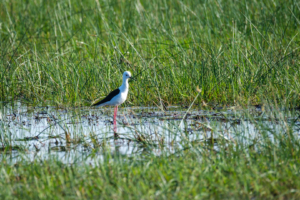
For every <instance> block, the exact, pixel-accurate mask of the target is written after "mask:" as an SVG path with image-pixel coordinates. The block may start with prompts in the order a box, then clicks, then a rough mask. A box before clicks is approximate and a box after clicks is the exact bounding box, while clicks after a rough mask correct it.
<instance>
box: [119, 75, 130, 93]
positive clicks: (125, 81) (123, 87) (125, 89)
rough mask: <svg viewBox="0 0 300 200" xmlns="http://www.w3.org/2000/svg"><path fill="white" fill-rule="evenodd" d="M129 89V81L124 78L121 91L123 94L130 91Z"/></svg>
mask: <svg viewBox="0 0 300 200" xmlns="http://www.w3.org/2000/svg"><path fill="white" fill-rule="evenodd" d="M128 87H129V84H128V79H125V78H123V83H122V85H121V87H119V89H120V90H121V92H125V91H128Z"/></svg>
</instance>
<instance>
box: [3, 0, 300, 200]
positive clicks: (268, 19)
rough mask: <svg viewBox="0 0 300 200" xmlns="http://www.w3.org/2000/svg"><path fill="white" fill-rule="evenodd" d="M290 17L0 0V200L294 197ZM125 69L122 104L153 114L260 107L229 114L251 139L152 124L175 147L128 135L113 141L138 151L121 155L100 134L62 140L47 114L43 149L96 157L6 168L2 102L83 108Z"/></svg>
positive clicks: (294, 48) (192, 7) (206, 5)
mask: <svg viewBox="0 0 300 200" xmlns="http://www.w3.org/2000/svg"><path fill="white" fill-rule="evenodd" d="M299 16H300V4H299V2H298V1H296V0H288V1H283V0H270V1H251V2H248V1H230V0H222V1H192V0H191V1H190V0H182V1H175V0H174V1H173V0H170V1H166V0H163V1H159V0H153V1H139V0H134V1H123V0H121V1H113V0H107V1H99V0H86V1H84V2H83V1H79V0H74V1H69V0H55V1H39V0H28V1H7V0H1V1H0V70H1V73H0V79H1V81H0V90H1V91H0V97H1V106H0V107H1V109H2V110H1V112H0V114H1V128H0V130H1V145H2V147H1V151H4V153H2V154H1V163H0V172H1V173H0V187H1V192H0V198H1V199H21V198H22V199H26V198H27V199H100V198H102V199H171V198H173V199H224V198H225V199H230V198H232V199H274V198H276V199H299V196H300V194H299V191H300V190H299V188H300V187H299V186H300V182H299V180H300V179H299V167H300V166H299V160H300V159H299V155H300V152H299V145H300V144H299V139H298V132H299V113H297V112H298V111H295V110H289V108H290V107H289V106H295V105H299V90H300V88H299V78H300V75H299V71H300V70H299V66H300V65H299V64H300V62H299V55H300V54H299V53H300V52H299V44H300V43H299V42H300V41H299V30H300V29H299V27H300V19H299ZM125 70H129V71H131V72H132V74H133V75H135V79H134V80H133V81H132V82H131V83H130V84H131V85H130V94H129V99H128V100H127V102H126V105H127V106H128V105H156V106H160V107H161V108H162V109H163V107H164V106H163V105H171V104H184V105H191V102H193V100H195V102H193V105H194V106H199V105H200V104H202V106H203V108H205V109H210V108H211V107H214V106H216V104H218V103H220V104H230V105H233V104H234V105H248V104H264V105H265V106H266V107H265V108H264V109H262V112H261V115H259V116H253V113H251V112H249V111H248V110H247V109H246V110H245V113H242V114H236V115H235V116H234V117H235V118H234V120H235V121H233V123H232V124H231V126H233V127H234V124H235V123H241V124H242V123H243V120H248V121H250V122H251V123H252V124H254V125H255V134H254V137H253V138H251V143H249V142H245V140H247V141H249V138H247V136H246V135H245V132H246V130H247V127H245V129H244V131H243V130H239V129H235V130H236V134H237V136H238V137H236V138H230V140H228V139H225V138H224V137H221V136H222V134H225V133H226V129H224V130H221V132H218V131H215V129H214V128H215V127H210V126H207V124H206V122H205V121H204V122H203V123H200V124H199V126H201V127H202V129H203V131H202V129H199V130H198V132H197V134H200V133H201V134H202V133H203V132H207V131H210V132H211V133H212V134H211V136H210V137H207V138H205V139H203V140H193V141H190V140H189V139H187V137H186V136H188V135H189V134H191V133H190V132H189V131H188V130H184V131H181V130H180V129H179V128H177V129H169V130H168V128H167V127H165V128H164V129H163V131H162V132H167V134H168V135H169V136H170V137H171V138H172V137H173V138H175V137H177V136H180V137H181V138H182V140H181V141H180V142H179V144H176V142H175V140H171V141H165V140H164V137H162V136H163V133H157V139H156V140H154V139H153V138H151V137H149V136H148V135H147V134H146V133H145V132H143V131H140V132H136V130H135V129H132V137H131V138H125V139H127V140H130V141H132V142H134V143H135V144H137V145H139V146H140V147H141V148H143V149H145V151H144V152H143V153H141V154H137V155H134V156H126V155H125V156H124V155H121V154H120V153H114V152H111V151H110V148H109V146H110V144H111V143H110V142H111V141H112V140H113V139H112V138H105V139H103V135H99V134H98V133H94V132H91V133H90V134H89V135H88V136H87V137H83V136H82V134H80V133H70V132H69V130H68V129H67V126H66V125H65V124H64V123H65V122H64V121H63V120H61V119H59V118H58V119H56V120H57V122H58V123H60V126H61V129H62V130H64V133H65V135H63V136H61V137H57V136H53V137H57V138H55V139H56V140H59V141H66V145H65V146H62V145H60V146H58V147H56V148H52V149H51V148H50V150H49V151H66V152H67V151H70V150H71V149H74V148H75V147H76V145H77V144H82V145H83V147H84V148H86V149H87V150H88V151H90V155H89V156H90V157H91V158H94V157H96V156H97V155H98V154H100V153H101V155H103V159H101V160H99V159H95V160H94V162H93V163H90V164H87V163H85V162H83V163H73V164H65V163H62V162H61V161H59V160H58V159H56V158H49V159H46V160H40V159H35V160H34V161H33V162H30V161H28V160H26V159H24V160H22V159H21V160H19V161H18V162H17V163H16V164H14V165H12V164H11V163H10V159H11V158H12V157H14V155H15V154H14V153H15V151H18V154H19V155H22V154H24V155H26V153H27V151H28V150H27V149H26V148H27V147H26V145H21V146H19V147H18V149H16V148H14V147H16V146H14V145H13V137H12V136H14V135H13V134H12V133H11V132H9V129H8V128H7V127H8V125H9V124H7V123H6V121H5V119H4V113H5V112H4V109H7V107H8V105H9V106H10V104H11V102H12V104H14V103H15V102H16V100H18V101H21V102H22V103H25V104H26V103H28V104H30V105H47V106H48V105H56V106H82V105H90V103H91V102H92V101H93V100H95V99H97V98H101V97H103V96H105V95H106V94H107V93H108V92H109V91H110V90H112V89H114V88H116V87H118V86H119V84H120V83H121V80H120V76H121V74H122V73H123V71H125ZM199 88H200V89H201V90H200V89H199ZM199 91H200V93H199V96H197V98H196V95H198V92H199ZM211 105H213V106H211ZM268 105H274V107H275V108H274V107H273V108H272V107H268ZM278 105H280V106H278ZM12 108H13V105H12ZM285 112H287V113H288V112H291V113H289V114H286V113H285ZM78 113H80V111H78ZM78 113H76V115H79V114H78ZM266 113H269V114H266ZM76 115H75V117H76ZM295 116H296V117H295ZM297 116H298V117H297ZM223 120H227V121H230V120H232V119H231V118H227V117H226V116H225V115H224V116H223ZM212 121H213V120H212ZM265 121H268V122H270V123H271V124H272V125H274V124H276V125H278V127H279V128H280V131H275V130H274V129H272V126H270V125H269V124H266V123H265ZM73 122H74V123H76V122H77V118H74V121H73ZM54 123H55V120H51V117H49V125H51V124H52V125H53V124H54ZM183 124H184V125H186V122H185V120H184V119H183ZM53 126H54V125H53ZM57 126H58V125H57ZM177 127H178V126H177ZM201 127H200V128H201ZM201 131H202V132H201ZM297 131H298V132H297ZM44 133H45V132H43V133H42V134H44ZM194 134H195V133H194ZM203 134H204V133H203ZM120 137H124V136H123V135H121V136H120ZM52 139H53V138H52ZM168 145H170V146H172V148H174V151H167V150H166V147H167V146H168ZM178 146H180V148H177V147H178ZM153 147H155V148H157V149H158V150H159V151H160V154H159V155H156V154H154V153H153V152H152V149H153ZM215 147H217V148H215ZM35 148H36V151H40V147H38V146H37V147H35ZM12 151H13V153H12Z"/></svg>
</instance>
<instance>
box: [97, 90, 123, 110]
mask: <svg viewBox="0 0 300 200" xmlns="http://www.w3.org/2000/svg"><path fill="white" fill-rule="evenodd" d="M119 93H120V89H119V88H118V89H115V90H114V91H112V92H111V93H109V94H108V95H107V97H105V98H104V99H102V100H101V101H99V102H97V103H94V104H93V106H99V105H101V104H103V103H106V102H108V101H110V100H111V99H112V98H114V97H115V96H117V95H118V94H119Z"/></svg>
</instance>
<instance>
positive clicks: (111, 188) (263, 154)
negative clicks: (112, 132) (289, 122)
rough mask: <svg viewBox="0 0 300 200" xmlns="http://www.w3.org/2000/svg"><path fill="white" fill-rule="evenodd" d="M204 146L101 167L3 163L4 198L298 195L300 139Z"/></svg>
mask: <svg viewBox="0 0 300 200" xmlns="http://www.w3.org/2000/svg"><path fill="white" fill-rule="evenodd" d="M283 145H284V146H285V149H284V151H283V148H276V147H275V146H265V147H264V148H262V149H260V150H261V151H253V150H251V149H248V148H247V149H245V147H242V148H243V150H241V149H240V147H237V149H236V150H234V149H235V148H232V147H229V148H227V149H222V152H220V153H213V152H212V151H209V150H204V149H203V148H198V149H196V150H195V149H194V151H186V152H180V153H178V154H176V155H171V156H164V155H163V156H161V157H151V156H150V157H147V158H146V159H145V157H144V158H143V159H142V160H141V159H140V158H139V157H135V158H133V159H129V160H128V159H126V160H124V158H122V157H118V155H113V156H114V160H113V161H112V156H111V155H110V154H106V155H105V156H104V161H103V162H100V163H98V166H96V167H93V166H91V165H83V166H82V165H71V166H70V165H65V164H62V163H59V162H57V161H56V160H55V159H54V160H49V161H42V162H39V161H38V160H36V162H33V163H26V162H25V163H24V162H22V163H19V164H16V165H14V166H11V165H5V164H4V162H2V163H1V166H0V169H1V175H0V186H1V193H0V196H1V199H20V198H21V199H253V198H255V199H299V197H300V190H299V187H300V181H299V180H300V179H299V167H300V162H299V155H300V152H299V148H298V146H299V143H297V148H294V147H293V145H295V144H293V145H287V143H285V144H283Z"/></svg>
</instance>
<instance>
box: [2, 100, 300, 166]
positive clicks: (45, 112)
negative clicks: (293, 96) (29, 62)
mask: <svg viewBox="0 0 300 200" xmlns="http://www.w3.org/2000/svg"><path fill="white" fill-rule="evenodd" d="M186 111H187V109H186V108H181V107H176V106H173V107H168V110H167V111H162V110H161V109H160V108H157V107H128V108H119V111H118V117H117V120H118V122H117V124H118V127H117V128H118V131H117V133H118V138H116V137H114V133H113V125H112V116H113V108H110V107H107V108H100V109H94V108H90V107H86V108H72V109H60V108H56V107H30V106H26V105H21V104H20V103H17V106H16V105H15V107H13V108H12V107H10V106H5V107H3V109H2V112H1V116H0V118H1V142H0V145H1V146H2V151H1V152H2V153H1V154H0V160H1V162H8V163H16V162H19V161H22V160H27V161H33V160H36V159H39V160H44V159H49V158H50V157H51V158H53V157H54V158H55V159H58V160H60V161H62V162H64V163H70V164H72V163H80V162H87V163H91V164H92V163H93V162H94V161H98V160H101V159H103V156H104V155H107V153H109V154H110V155H111V156H112V157H113V156H124V157H132V156H135V155H141V154H154V155H157V156H159V155H160V154H162V153H166V154H172V153H174V152H176V151H178V150H181V149H182V148H183V147H185V146H187V145H189V144H198V143H199V145H203V144H204V143H203V142H204V141H206V143H209V142H210V143H211V142H212V141H214V149H215V150H216V151H218V143H220V142H219V141H221V140H222V142H223V144H224V143H225V145H226V143H232V144H237V143H238V144H242V145H245V146H247V145H248V146H249V145H251V144H252V143H253V141H259V140H262V141H263V138H264V137H268V138H269V139H271V140H273V141H275V140H274V137H276V135H279V134H283V133H285V132H286V131H287V129H290V124H293V126H292V129H293V130H292V131H293V133H294V134H296V135H298V133H299V129H298V127H299V122H298V121H299V120H298V119H297V115H298V114H297V113H292V112H289V111H284V112H283V111H278V110H277V111H276V112H274V111H269V112H266V111H262V110H261V108H255V107H249V108H247V109H237V108H235V107H228V108H222V109H216V110H197V109H193V110H190V111H189V112H188V113H187V115H186V117H185V119H184V120H182V119H183V117H184V116H185V114H186ZM276 115H277V116H276ZM294 122H295V123H294ZM212 136H213V140H212ZM9 146H10V147H11V148H7V147H9ZM5 147H6V148H5Z"/></svg>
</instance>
